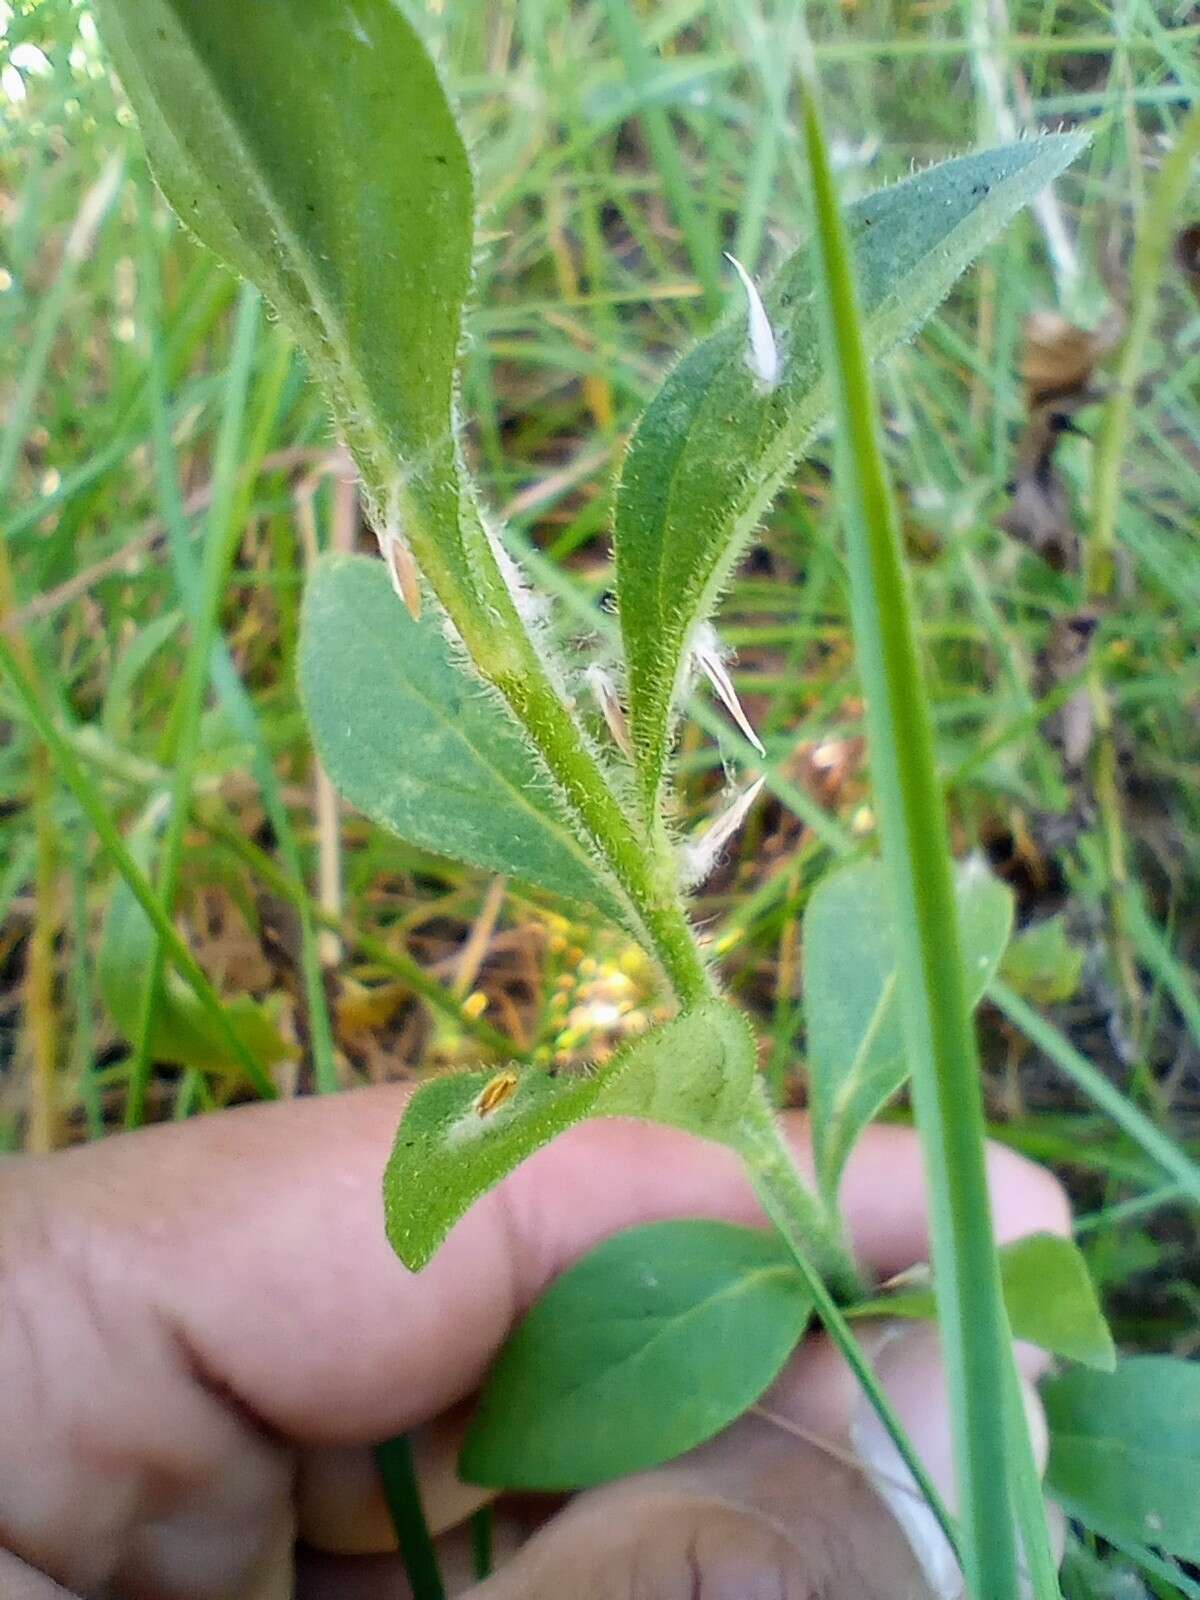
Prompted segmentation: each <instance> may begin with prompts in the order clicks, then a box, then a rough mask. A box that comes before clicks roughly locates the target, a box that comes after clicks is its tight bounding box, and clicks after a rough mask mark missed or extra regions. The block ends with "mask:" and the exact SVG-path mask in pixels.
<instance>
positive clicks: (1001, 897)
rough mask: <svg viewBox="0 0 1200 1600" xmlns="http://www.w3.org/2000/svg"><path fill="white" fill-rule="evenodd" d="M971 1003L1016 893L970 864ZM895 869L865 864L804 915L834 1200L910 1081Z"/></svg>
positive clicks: (965, 893) (965, 921)
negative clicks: (859, 1146) (848, 1168)
mask: <svg viewBox="0 0 1200 1600" xmlns="http://www.w3.org/2000/svg"><path fill="white" fill-rule="evenodd" d="M955 887H956V895H957V900H958V916H959V926H960V930H961V940H962V953H963V971H964V978H965V982H966V989H967V998H968V1001H969V1002H970V1004H971V1005H975V1004H977V1003H978V1001H979V999H980V997H981V996H982V994H983V991H984V989H985V988H986V987H987V985H988V983H989V981H990V980H991V978H992V976H993V975H994V973H995V971H996V967H997V965H998V964H999V961H1000V958H1001V956H1002V955H1003V953H1004V947H1005V945H1006V944H1007V942H1008V936H1009V931H1010V929H1011V926H1012V896H1011V894H1010V893H1009V891H1008V889H1006V888H1005V886H1004V885H1003V884H1002V883H1000V882H999V881H998V880H997V879H996V878H994V877H992V876H991V874H990V873H989V872H988V871H987V870H986V868H984V867H983V866H982V865H981V864H980V863H979V862H977V861H974V860H971V861H968V862H967V863H966V864H965V865H963V866H962V867H960V868H959V870H958V873H957V875H956V884H955ZM897 962H898V948H897V943H896V926H895V919H894V917H893V914H892V900H891V891H890V887H889V882H888V876H887V872H886V870H885V868H884V865H883V863H882V862H880V861H863V862H856V863H855V864H854V865H852V866H849V867H843V868H841V869H840V870H838V871H836V872H832V873H830V874H829V875H828V876H827V877H825V878H823V879H822V880H821V882H820V884H818V886H817V888H816V889H815V890H814V891H813V894H812V897H811V899H810V900H809V903H808V906H807V908H806V910H805V913H804V971H805V990H804V1006H805V1018H806V1024H807V1037H808V1079H809V1103H810V1107H811V1113H812V1123H813V1149H814V1153H815V1155H816V1161H817V1175H818V1178H819V1181H820V1184H821V1188H822V1190H823V1191H824V1193H825V1194H826V1196H827V1197H829V1198H830V1199H831V1200H832V1199H833V1198H834V1197H835V1196H836V1193H837V1187H838V1182H839V1180H840V1178H841V1174H842V1169H843V1167H844V1166H845V1163H846V1158H847V1156H848V1155H849V1154H850V1152H851V1150H852V1149H853V1148H854V1145H855V1144H856V1143H857V1141H858V1139H859V1138H860V1137H861V1135H862V1133H863V1132H864V1130H865V1129H866V1127H867V1126H868V1124H869V1123H870V1122H871V1121H872V1119H873V1118H874V1117H875V1115H876V1114H877V1113H878V1111H879V1110H880V1109H881V1108H882V1107H883V1106H884V1105H885V1104H886V1102H887V1101H888V1100H889V1099H890V1098H891V1097H892V1095H894V1094H895V1093H896V1092H897V1090H898V1089H900V1088H901V1087H902V1085H903V1084H904V1082H905V1080H906V1079H907V1077H908V1075H909V1062H908V1060H907V1057H906V1054H905V1048H904V1038H903V1030H902V1024H901V1015H900V1004H899V994H898V978H897V971H898V968H897Z"/></svg>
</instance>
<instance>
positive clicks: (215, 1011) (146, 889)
mask: <svg viewBox="0 0 1200 1600" xmlns="http://www.w3.org/2000/svg"><path fill="white" fill-rule="evenodd" d="M0 669H2V670H3V671H4V672H5V674H6V675H7V677H8V680H9V682H10V683H11V684H12V686H13V688H14V689H15V690H16V693H17V697H18V699H19V700H20V701H21V703H22V705H23V706H24V708H25V711H26V714H27V715H28V717H29V720H30V722H31V723H32V724H33V727H34V729H35V730H36V731H37V733H38V735H39V737H40V738H41V740H42V742H43V743H44V744H45V745H46V746H47V748H48V749H49V751H50V755H51V758H52V760H53V762H54V765H55V767H56V768H57V769H58V773H59V776H60V777H61V778H62V780H63V782H64V783H65V784H66V785H67V787H68V789H70V791H71V793H72V794H73V795H74V796H75V799H76V800H77V801H78V803H79V805H80V807H81V809H82V810H83V812H84V814H85V815H86V817H87V819H88V821H89V822H90V823H91V825H92V827H93V828H94V829H95V831H96V837H97V838H98V839H99V841H100V843H101V845H102V846H103V847H104V849H105V851H106V852H107V854H108V855H109V857H110V858H111V860H112V862H113V865H114V866H115V867H116V869H117V871H118V872H119V873H120V874H121V876H122V877H123V878H124V879H125V882H126V883H127V884H128V885H129V888H130V890H131V892H132V893H133V895H134V897H135V899H136V900H137V902H138V904H139V905H140V906H141V908H142V910H143V911H144V912H145V913H146V915H147V917H148V918H149V919H150V924H151V926H152V927H153V928H154V929H155V931H156V932H157V934H158V936H159V938H160V939H161V940H162V942H163V945H164V947H165V949H166V953H167V955H168V957H169V958H170V960H171V963H172V965H173V966H174V967H175V970H176V971H177V972H178V973H179V975H180V977H181V978H182V979H183V980H184V982H185V983H186V984H187V985H188V987H189V988H190V989H191V990H192V992H193V994H194V995H195V996H196V999H197V1000H198V1001H199V1002H200V1005H201V1006H202V1007H203V1009H204V1011H205V1013H206V1014H207V1015H208V1016H209V1017H210V1018H211V1019H212V1022H213V1024H214V1026H215V1027H217V1028H218V1029H219V1030H220V1032H221V1035H222V1037H223V1038H224V1039H225V1041H226V1043H227V1044H228V1045H229V1048H230V1051H231V1053H232V1054H233V1056H234V1057H235V1059H236V1060H237V1061H238V1062H239V1063H240V1064H241V1067H242V1069H243V1071H244V1072H245V1074H246V1078H247V1080H248V1082H250V1083H251V1084H252V1085H253V1086H254V1088H255V1089H256V1090H257V1092H258V1093H259V1094H260V1095H262V1097H263V1098H264V1099H265V1100H274V1099H276V1098H278V1091H277V1089H276V1088H275V1085H274V1084H273V1083H272V1082H271V1080H270V1078H268V1077H267V1075H266V1073H265V1072H264V1071H263V1069H262V1067H261V1066H260V1065H259V1063H258V1062H257V1061H256V1060H255V1059H254V1057H253V1056H252V1055H251V1054H250V1052H249V1051H248V1050H247V1049H246V1046H245V1044H244V1043H243V1042H242V1040H241V1039H240V1038H239V1037H238V1035H237V1032H236V1031H235V1029H234V1028H233V1027H232V1025H231V1024H230V1021H229V1018H228V1017H227V1016H226V1014H225V1010H224V1008H223V1006H222V1005H221V1001H220V999H219V998H218V996H217V993H216V990H215V989H214V988H213V986H212V984H211V983H209V981H208V979H207V978H206V977H205V975H204V972H203V970H202V968H201V967H200V964H199V962H198V961H197V960H196V958H195V956H193V954H192V952H191V951H190V950H189V949H188V947H187V945H185V944H184V942H183V940H182V939H181V938H180V937H179V933H178V931H177V930H176V928H175V925H174V923H173V922H172V921H171V919H170V918H169V917H168V916H167V914H166V913H165V912H164V910H163V908H162V903H161V901H160V900H159V898H158V896H157V895H156V894H155V892H154V889H153V888H152V886H151V884H150V882H149V880H148V879H147V877H146V875H145V873H144V872H143V871H142V870H141V868H140V867H139V866H138V865H137V863H136V862H135V861H134V860H133V857H132V856H131V855H130V854H129V851H128V849H127V848H126V846H125V841H124V840H123V839H122V838H121V834H120V830H119V829H118V827H117V825H116V823H115V822H114V821H113V818H112V815H111V813H110V811H109V808H108V806H107V804H106V802H105V799H104V796H103V795H102V794H101V793H100V791H99V790H98V789H97V788H96V786H95V784H94V783H93V782H92V780H91V778H90V777H89V775H88V774H87V773H86V772H85V771H84V769H83V768H82V767H81V766H80V764H79V762H78V760H77V759H76V756H75V752H74V751H73V750H72V749H71V746H70V744H69V742H68V741H67V740H66V739H65V738H64V737H63V735H62V733H61V732H60V730H59V729H58V728H57V727H56V726H55V724H54V719H53V718H52V717H51V715H50V713H49V712H48V711H47V709H46V707H45V705H44V704H43V703H42V699H41V696H40V695H39V693H38V690H37V688H36V686H35V684H34V683H33V681H32V680H31V679H30V677H29V676H28V674H27V673H26V672H25V671H24V669H23V668H22V667H21V664H20V662H19V661H18V660H17V658H16V655H15V654H14V652H13V648H12V646H11V645H10V644H9V642H8V640H7V639H6V638H5V637H4V636H3V634H0Z"/></svg>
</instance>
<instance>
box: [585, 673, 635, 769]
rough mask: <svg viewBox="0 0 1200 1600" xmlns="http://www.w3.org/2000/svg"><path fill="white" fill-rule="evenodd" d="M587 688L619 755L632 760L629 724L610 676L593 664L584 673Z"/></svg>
mask: <svg viewBox="0 0 1200 1600" xmlns="http://www.w3.org/2000/svg"><path fill="white" fill-rule="evenodd" d="M584 677H585V678H586V679H587V682H588V687H589V688H590V689H591V691H592V693H593V694H594V695H595V697H596V704H597V705H598V706H599V707H600V710H601V712H602V713H603V715H604V721H605V724H606V725H607V727H608V731H609V733H611V734H612V736H613V740H614V742H615V743H616V746H617V748H618V749H619V750H620V752H621V754H622V755H623V756H624V757H625V758H626V760H628V761H632V760H633V740H632V739H631V738H630V737H629V723H628V722H627V721H626V718H625V707H624V706H623V705H622V704H621V697H620V696H619V695H618V693H617V686H616V684H615V683H614V682H613V680H612V677H611V675H610V674H609V673H608V672H606V671H605V669H604V668H603V667H602V666H599V665H598V664H596V663H593V664H592V665H591V666H590V667H588V668H587V669H586V671H585V672H584Z"/></svg>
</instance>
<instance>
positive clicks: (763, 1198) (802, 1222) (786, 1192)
mask: <svg viewBox="0 0 1200 1600" xmlns="http://www.w3.org/2000/svg"><path fill="white" fill-rule="evenodd" d="M738 1131H739V1140H738V1144H737V1150H738V1154H739V1155H740V1156H741V1157H742V1160H743V1161H744V1162H745V1164H746V1170H747V1172H748V1173H749V1175H750V1181H751V1182H752V1183H753V1185H754V1192H755V1194H756V1195H757V1196H758V1199H759V1203H760V1204H761V1206H762V1208H763V1210H764V1211H765V1212H766V1214H767V1216H768V1217H770V1219H771V1221H772V1222H773V1223H774V1224H775V1227H776V1228H777V1229H778V1231H779V1233H780V1234H781V1235H782V1237H783V1238H785V1239H786V1240H788V1242H789V1244H790V1243H792V1241H793V1240H801V1241H803V1246H804V1250H805V1252H806V1257H807V1259H808V1260H810V1261H811V1263H812V1266H813V1270H814V1271H815V1272H817V1273H818V1274H819V1275H820V1277H821V1279H822V1281H823V1282H825V1283H827V1284H828V1285H829V1288H830V1290H831V1291H832V1292H833V1294H835V1295H836V1296H837V1297H838V1298H839V1299H842V1300H858V1299H861V1298H862V1295H863V1293H864V1285H863V1281H862V1278H861V1277H860V1275H859V1271H858V1268H857V1267H856V1266H855V1264H854V1257H853V1256H852V1255H851V1254H850V1249H849V1246H848V1245H847V1243H846V1238H845V1234H844V1232H843V1230H842V1225H841V1222H840V1221H839V1219H838V1218H837V1217H836V1216H834V1215H833V1214H832V1213H831V1212H830V1210H829V1209H828V1207H827V1206H826V1205H825V1203H824V1201H823V1200H821V1199H820V1198H819V1197H818V1196H817V1195H815V1194H814V1193H813V1192H812V1191H811V1190H810V1189H809V1188H807V1186H806V1185H805V1183H804V1181H803V1180H802V1179H801V1177H800V1174H799V1173H798V1172H797V1171H796V1164H795V1162H794V1160H793V1159H792V1153H791V1151H790V1150H789V1149H788V1147H787V1145H786V1144H785V1142H784V1139H783V1135H782V1133H781V1132H780V1129H779V1123H778V1122H777V1120H776V1116H775V1112H774V1110H773V1109H772V1107H771V1104H770V1101H769V1100H768V1098H767V1089H766V1084H765V1082H764V1080H763V1079H762V1078H761V1077H759V1078H757V1079H756V1080H755V1084H754V1088H753V1090H752V1091H751V1094H750V1098H749V1100H748V1101H747V1102H746V1109H745V1112H744V1114H743V1118H742V1124H741V1127H740V1129H739V1130H738Z"/></svg>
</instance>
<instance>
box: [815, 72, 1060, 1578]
mask: <svg viewBox="0 0 1200 1600" xmlns="http://www.w3.org/2000/svg"><path fill="white" fill-rule="evenodd" d="M804 134H805V143H806V147H807V151H808V161H809V170H810V173H811V178H812V195H813V212H814V219H815V230H814V231H815V235H816V241H817V251H818V255H819V258H820V264H821V278H822V281H823V293H822V296H821V302H822V309H823V313H824V327H825V336H826V341H827V349H828V361H829V367H830V370H831V372H832V374H833V377H834V384H835V391H836V400H837V406H836V421H837V445H838V448H837V477H838V480H839V482H840V485H841V490H842V494H843V495H844V497H845V503H846V505H847V507H848V514H847V517H846V522H847V537H848V543H849V565H850V584H851V612H852V619H853V625H854V636H855V643H856V647H857V654H858V661H859V669H860V674H861V678H862V682H863V686H864V689H865V691H866V696H867V726H868V735H869V743H870V750H871V762H872V771H873V774H874V779H875V792H876V797H877V806H878V811H879V821H880V832H881V835H882V841H883V853H884V859H885V862H886V863H887V866H888V868H889V876H890V879H891V884H892V892H893V898H894V906H895V916H896V924H897V930H898V935H899V938H898V944H899V949H900V952H901V963H900V978H901V984H900V988H901V998H902V1014H903V1019H904V1029H905V1037H906V1042H907V1047H908V1052H909V1056H910V1059H911V1061H912V1067H913V1088H914V1101H915V1107H916V1112H917V1125H918V1130H919V1133H920V1137H921V1143H922V1148H923V1151H924V1156H925V1168H926V1177H927V1184H928V1190H929V1207H930V1234H931V1245H932V1257H933V1266H934V1281H935V1285H936V1291H937V1300H938V1312H939V1322H940V1325H941V1329H942V1341H943V1350H944V1355H945V1361H946V1369H947V1377H948V1382H949V1390H950V1408H951V1422H952V1431H953V1438H954V1456H955V1466H956V1470H957V1476H958V1485H959V1505H960V1509H961V1517H962V1544H961V1548H962V1559H963V1568H964V1573H965V1576H966V1580H967V1586H968V1590H969V1592H970V1593H971V1594H972V1595H973V1596H974V1597H975V1600H1012V1597H1013V1596H1014V1595H1016V1594H1017V1592H1018V1586H1019V1581H1018V1559H1017V1549H1016V1541H1015V1539H1014V1530H1013V1525H1012V1500H1011V1497H1010V1468H1009V1462H1008V1454H1009V1452H1008V1451H1007V1450H1006V1448H1005V1430H1004V1428H1003V1426H998V1425H997V1423H998V1419H1001V1418H1003V1416H1004V1414H1005V1395H1006V1380H1005V1374H1006V1370H1007V1364H1008V1362H1009V1359H1010V1355H1009V1350H1010V1340H1009V1336H1008V1329H1007V1322H1006V1319H1005V1315H1004V1309H1003V1305H1002V1302H1001V1297H1000V1275H999V1270H998V1267H997V1262H996V1252H995V1245H994V1240H993V1233H992V1224H991V1207H990V1201H989V1196H988V1185H987V1169H986V1163H985V1159H984V1119H983V1108H982V1102H981V1095H980V1085H979V1069H978V1062H977V1058H976V1052H975V1040H974V1031H973V1027H972V1022H971V1015H970V1011H969V1008H968V1006H967V1002H966V996H965V993H964V987H963V980H962V962H961V956H960V953H959V939H958V926H957V923H958V918H957V910H956V906H955V899H954V886H953V876H952V868H951V857H950V846H949V838H948V834H947V829H946V820H945V812H944V800H943V795H942V791H941V787H940V784H939V782H938V777H937V772H936V767H935V761H934V747H933V734H932V727H931V721H930V715H929V707H928V702H927V699H926V695H925V688H924V684H923V681H922V676H921V668H920V663H919V658H918V655H917V645H916V636H915V628H914V623H913V616H912V607H911V601H910V598H909V592H908V584H907V577H906V574H905V571H904V562H903V555H902V551H901V544H900V537H899V530H898V527H897V524H896V517H895V511H894V508H893V504H892V498H891V492H890V487H889V484H888V480H887V474H886V470H885V468H884V464H883V457H882V452H881V449H880V444H879V438H878V421H877V413H876V404H875V396H874V390H873V385H872V382H871V376H870V371H869V368H868V364H867V359H866V352H865V349H864V346H863V340H862V332H861V318H860V314H859V310H858V303H857V293H856V289H855V283H854V275H853V268H852V265H851V260H850V253H849V246H848V243H847V239H846V234H845V228H844V225H843V222H842V217H841V212H840V209H839V206H838V200H837V194H836V190H835V187H834V182H833V175H832V171H831V168H830V163H829V156H828V150H827V147H826V144H825V137H824V132H823V130H822V127H821V121H820V113H819V109H818V105H817V98H816V81H815V72H814V70H813V69H812V68H811V67H810V68H809V71H808V73H807V82H806V84H805V101H804ZM1014 1443H1019V1441H1014ZM1018 1509H1021V1508H1020V1507H1019V1508H1018ZM1024 1521H1025V1519H1024V1517H1023V1518H1022V1523H1023V1524H1024ZM1022 1533H1023V1535H1024V1538H1025V1543H1026V1546H1027V1547H1030V1546H1031V1545H1032V1544H1033V1541H1034V1539H1035V1538H1037V1537H1038V1530H1037V1529H1036V1528H1026V1527H1025V1526H1023V1527H1022Z"/></svg>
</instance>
